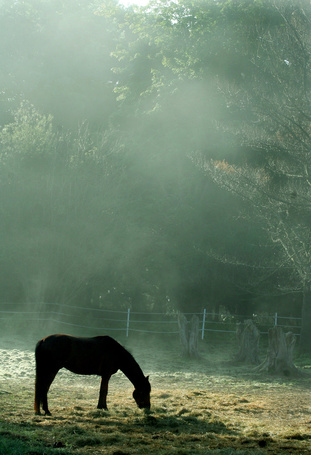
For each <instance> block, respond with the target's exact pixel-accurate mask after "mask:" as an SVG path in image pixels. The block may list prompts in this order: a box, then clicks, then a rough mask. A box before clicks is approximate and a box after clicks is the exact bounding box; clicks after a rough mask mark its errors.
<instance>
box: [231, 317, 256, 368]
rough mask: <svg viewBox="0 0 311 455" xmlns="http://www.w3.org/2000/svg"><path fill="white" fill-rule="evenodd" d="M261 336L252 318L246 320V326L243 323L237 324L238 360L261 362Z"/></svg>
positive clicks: (253, 362)
mask: <svg viewBox="0 0 311 455" xmlns="http://www.w3.org/2000/svg"><path fill="white" fill-rule="evenodd" d="M259 337H260V333H259V330H258V329H257V327H256V326H255V325H254V323H253V321H251V320H250V319H248V320H246V321H244V327H243V326H242V324H241V323H239V324H238V325H237V339H238V345H239V352H238V353H237V355H236V357H235V361H236V362H245V363H251V364H257V363H259Z"/></svg>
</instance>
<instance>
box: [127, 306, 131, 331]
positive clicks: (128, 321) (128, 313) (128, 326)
mask: <svg viewBox="0 0 311 455" xmlns="http://www.w3.org/2000/svg"><path fill="white" fill-rule="evenodd" d="M130 312H131V310H130V309H129V308H128V310H127V320H126V336H127V337H128V336H129V329H130Z"/></svg>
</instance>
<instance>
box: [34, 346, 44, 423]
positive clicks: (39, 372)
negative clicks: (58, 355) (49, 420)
mask: <svg viewBox="0 0 311 455" xmlns="http://www.w3.org/2000/svg"><path fill="white" fill-rule="evenodd" d="M42 343H43V340H40V341H38V343H37V344H36V349H35V359H36V379H35V403H34V408H35V413H36V414H40V404H41V401H42V379H43V378H42V376H43V373H44V360H43V357H42V346H41V345H42Z"/></svg>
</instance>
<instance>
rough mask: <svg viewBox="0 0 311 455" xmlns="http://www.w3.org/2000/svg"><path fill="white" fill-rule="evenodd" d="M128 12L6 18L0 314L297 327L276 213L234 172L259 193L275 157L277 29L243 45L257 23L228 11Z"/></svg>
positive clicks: (98, 7) (157, 5)
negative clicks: (228, 318)
mask: <svg viewBox="0 0 311 455" xmlns="http://www.w3.org/2000/svg"><path fill="white" fill-rule="evenodd" d="M130 3H131V2H121V3H118V2H116V1H113V0H112V1H106V2H100V1H95V2H90V1H87V0H81V1H79V2H78V3H77V2H72V1H66V2H63V1H60V0H57V1H56V0H46V1H44V2H40V1H36V0H29V1H28V2H19V1H17V2H14V3H13V4H12V2H11V1H9V0H3V1H1V9H0V30H1V31H0V35H1V41H0V42H1V45H0V46H1V69H0V80H1V98H0V104H1V109H0V126H1V130H0V146H1V151H0V159H1V171H0V172H1V175H0V204H1V205H0V213H1V218H0V229H1V234H2V235H1V237H0V238H1V240H0V245H1V249H0V251H1V255H0V265H1V271H2V273H1V277H0V308H1V311H2V314H7V313H5V311H7V310H8V308H11V310H12V311H13V313H11V316H12V315H14V314H15V313H14V311H16V312H17V313H18V312H20V313H21V314H22V313H23V311H26V312H31V311H35V312H36V317H37V318H39V320H40V318H42V320H45V321H46V320H47V319H48V318H49V317H51V318H52V316H51V311H50V310H49V311H47V308H48V305H47V304H55V305H58V307H57V309H53V311H54V316H53V317H54V319H55V318H56V313H57V314H60V313H62V312H64V311H65V310H64V307H62V305H68V307H70V306H71V307H72V313H71V314H72V317H71V321H72V322H73V320H74V317H75V316H74V311H75V310H74V309H73V308H76V307H77V308H79V307H86V308H90V309H95V310H96V309H101V310H113V311H122V312H123V311H124V312H126V311H127V310H128V309H130V310H131V311H133V312H135V311H136V312H142V313H156V312H158V313H161V314H163V315H165V314H176V313H177V312H178V311H183V312H188V313H195V312H199V313H202V311H203V309H204V308H205V309H207V310H208V311H210V312H214V313H215V314H220V312H221V311H228V312H230V313H232V314H238V315H241V318H242V319H243V318H244V317H245V318H247V317H248V316H250V315H252V314H254V312H258V311H262V312H265V313H267V312H272V314H273V313H274V312H276V311H281V312H283V314H285V315H292V316H297V315H298V316H299V315H300V312H301V303H302V288H301V281H299V279H297V273H296V272H297V270H296V269H295V267H292V264H290V266H289V263H288V261H287V260H286V258H285V259H284V257H285V256H286V250H284V249H283V250H282V242H281V241H280V242H279V243H278V244H276V242H274V240H275V237H273V233H272V231H271V229H270V231H269V229H268V226H271V225H273V218H272V215H271V213H274V214H275V210H273V207H272V209H271V208H269V210H270V211H267V210H266V209H267V204H266V202H265V201H263V202H262V200H261V199H260V197H261V196H257V195H254V194H255V193H254V191H253V192H252V193H251V191H250V190H247V189H245V188H247V186H243V183H241V186H240V187H237V186H234V184H235V185H237V183H236V182H235V183H234V182H233V181H232V179H231V180H230V175H231V174H230V170H229V171H228V170H227V169H230V168H229V166H236V168H235V169H238V170H239V172H240V173H241V175H245V173H246V172H249V174H248V178H249V181H251V179H252V178H253V174H251V172H250V171H249V169H257V170H258V168H260V169H265V172H266V174H265V177H264V178H262V181H261V182H260V185H263V183H262V182H266V181H267V180H268V178H270V177H268V170H267V169H268V168H267V167H265V162H264V160H265V157H266V156H267V154H269V153H274V152H275V150H272V149H271V150H270V149H269V147H268V146H269V144H271V141H272V138H273V140H275V137H281V138H282V141H283V143H284V141H285V139H284V138H285V135H283V136H282V134H281V133H280V132H278V134H279V136H277V134H276V132H275V131H276V130H275V126H274V125H273V124H272V121H270V120H267V117H266V116H265V115H266V114H265V113H263V112H262V106H261V105H260V100H261V99H262V98H263V97H269V94H270V91H269V90H270V89H269V90H268V89H267V82H266V81H265V80H264V78H265V76H264V75H263V74H264V72H263V70H262V68H260V69H259V70H258V74H257V73H256V72H255V69H254V68H255V66H256V65H257V64H258V65H259V64H261V61H260V62H259V63H257V61H256V65H254V59H255V56H257V55H259V54H260V53H262V55H263V57H266V54H265V55H264V53H269V52H270V54H269V55H270V56H271V58H272V57H273V55H275V54H274V53H276V52H277V50H278V49H277V46H278V45H279V44H280V42H281V38H282V37H280V36H279V35H277V33H278V31H276V30H279V29H276V28H275V24H278V22H277V21H281V16H278V12H277V10H273V11H271V10H270V6H271V5H269V3H268V4H264V5H263V6H262V10H261V14H262V23H259V22H260V20H259V19H258V21H259V22H258V23H257V22H256V31H254V30H255V28H252V27H251V26H249V23H248V19H249V18H252V20H255V19H254V16H253V15H252V10H251V7H249V10H246V11H244V12H243V11H241V10H240V9H239V8H238V7H237V9H236V10H235V9H234V8H235V7H234V6H233V4H232V5H231V6H230V5H229V4H230V3H231V2H229V4H228V5H227V9H226V8H225V9H223V8H222V7H223V6H224V5H222V3H223V2H209V1H206V2H201V1H200V2H199V1H198V2H194V4H193V5H192V4H190V3H189V4H188V2H185V3H183V2H166V1H162V0H160V1H155V2H151V3H150V7H149V8H147V9H144V8H142V9H140V8H139V7H138V8H136V7H135V8H133V7H132V6H131V5H130ZM134 3H135V4H138V5H145V4H146V2H141V3H140V2H138V1H136V2H134ZM231 7H232V10H231V9H230V8H231ZM258 7H259V6H258ZM271 8H272V7H271ZM248 15H249V16H248ZM264 18H265V19H264ZM267 18H274V21H275V22H273V21H272V19H271V22H270V20H268V19H267ZM260 27H262V28H261V29H260ZM269 27H270V28H269ZM260 30H261V32H262V35H263V36H266V37H268V36H271V35H273V34H275V35H277V38H278V40H279V41H277V40H276V41H275V48H273V49H268V48H267V46H268V45H266V43H265V44H264V45H262V41H260V37H259V35H258V34H256V33H257V32H258V33H259V31H260ZM299 31H300V30H299ZM267 42H269V41H267ZM260 46H262V47H260ZM265 46H266V47H265ZM286 46H287V47H286V50H287V51H288V55H287V59H288V61H289V60H290V57H291V54H290V39H289V40H288V43H286ZM256 58H257V57H256ZM265 61H266V62H268V61H270V60H269V59H266V60H265ZM292 68H293V67H289V65H286V68H283V67H282V66H281V63H280V68H277V69H275V67H274V66H273V65H272V66H271V68H270V67H269V69H268V70H266V71H267V72H270V73H271V74H272V72H273V71H280V74H282V75H283V73H281V72H283V71H288V70H292ZM270 73H269V74H270ZM284 77H285V76H284ZM286 77H287V76H286ZM288 77H289V76H288ZM290 77H293V76H292V75H291V76H290ZM289 84H290V82H289ZM254 87H257V88H256V90H257V92H256V93H255V91H254ZM276 88H278V87H276ZM260 90H261V92H260ZM278 93H279V92H278ZM275 96H276V95H275ZM279 96H280V98H282V97H281V94H279ZM281 101H282V100H281ZM281 101H280V100H278V99H276V100H274V101H273V102H274V103H275V105H276V106H277V107H278V106H279V105H281ZM271 102H272V101H271ZM278 103H279V104H278ZM275 109H276V108H275ZM248 121H249V122H250V123H249V124H248V123H247V122H248ZM269 122H270V123H269ZM280 128H281V127H280ZM280 140H281V139H280ZM256 141H257V142H256ZM269 141H270V142H269ZM267 144H268V145H267ZM265 147H266V149H265V150H264V151H263V149H264V148H265ZM284 147H285V146H284ZM275 153H276V152H275ZM276 162H277V161H276ZM276 162H275V163H276ZM213 163H222V165H221V166H222V167H221V166H220V165H218V168H217V166H216V167H215V168H214V170H212V171H211V169H212V166H213ZM243 166H244V167H243ZM275 166H276V164H275ZM272 167H273V166H271V169H272ZM215 169H216V171H215ZM217 169H218V171H219V169H225V172H224V173H223V175H222V176H221V175H220V173H219V172H218V171H217ZM231 169H233V167H232V168H231ZM271 169H270V170H271ZM244 171H245V173H244V174H243V172H244ZM217 172H218V174H217ZM277 172H279V170H278V171H277ZM256 175H259V172H258V173H257V174H256ZM262 175H263V171H262ZM237 181H238V179H237ZM271 181H272V180H271ZM241 182H242V181H241ZM269 184H270V180H269ZM252 185H253V184H252V183H250V184H249V188H253V187H254V185H253V186H252ZM260 185H257V187H259V186H260ZM285 187H286V184H285V185H284V186H283V187H282V188H285ZM286 188H287V189H286V191H287V193H286V194H288V191H289V189H290V191H291V192H292V190H291V187H290V186H287V187H286ZM256 194H257V193H256ZM255 196H256V197H257V199H256V201H255V202H254V199H252V198H255ZM284 197H285V196H284ZM260 204H261V205H260ZM258 207H259V209H258V211H257V212H256V209H257V208H258ZM255 208H256V209H255ZM264 210H266V211H265V212H264ZM263 212H264V215H263ZM282 213H284V211H283V212H282ZM295 216H296V215H295ZM267 220H268V221H267ZM284 251H285V253H284ZM282 264H283V265H284V267H283V266H282ZM306 267H307V266H306ZM271 302H273V303H272V305H271ZM34 304H35V305H37V306H36V307H35V308H36V310H33V308H34V307H33V306H32V305H34ZM5 305H7V306H5ZM8 305H11V306H8ZM37 309H38V310H37ZM66 311H67V310H66ZM68 311H69V310H68ZM69 314H70V311H69ZM27 317H28V316H27ZM146 317H147V316H146ZM83 318H84V316H83V317H82V316H81V321H80V325H81V327H82V326H83V325H87V324H82V322H85V321H83ZM106 319H108V317H106ZM24 322H25V321H24ZM67 322H69V321H68V320H67ZM4 323H5V322H4ZM76 323H77V322H75V324H76ZM25 325H26V328H27V326H28V325H29V324H28V323H27V322H26V323H25ZM50 328H51V330H52V329H53V330H55V331H56V330H58V331H65V329H66V327H64V326H61V324H60V325H59V326H58V325H57V324H55V325H52V326H47V329H46V330H48V329H50ZM96 330H97V328H96ZM81 331H82V332H83V330H82V329H81ZM85 332H87V331H85Z"/></svg>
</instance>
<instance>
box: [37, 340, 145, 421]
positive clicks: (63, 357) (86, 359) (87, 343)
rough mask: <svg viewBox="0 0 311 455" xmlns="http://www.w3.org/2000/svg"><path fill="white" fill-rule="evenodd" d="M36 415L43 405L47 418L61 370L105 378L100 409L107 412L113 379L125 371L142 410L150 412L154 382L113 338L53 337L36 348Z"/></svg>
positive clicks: (100, 398)
mask: <svg viewBox="0 0 311 455" xmlns="http://www.w3.org/2000/svg"><path fill="white" fill-rule="evenodd" d="M35 354H36V386H35V406H34V407H35V413H36V414H40V404H42V408H43V411H45V414H46V415H51V413H50V411H49V408H48V400H47V394H48V391H49V388H50V385H51V384H52V382H53V380H54V378H55V376H56V374H57V372H58V371H59V370H60V369H61V368H66V369H67V370H69V371H72V372H73V373H77V374H94V375H97V376H101V385H100V391H99V400H98V405H97V407H98V409H107V403H106V397H107V393H108V382H109V379H110V377H111V376H112V375H113V374H114V373H116V372H117V371H118V370H121V371H122V372H123V373H124V374H125V375H126V376H127V377H128V379H129V380H130V381H131V382H132V384H133V385H134V387H135V390H134V392H133V397H134V399H135V401H136V403H137V406H138V407H139V408H146V409H150V391H151V387H150V383H149V379H148V378H149V377H148V376H147V377H145V376H144V374H143V372H142V370H141V368H140V366H139V365H138V363H137V362H136V360H135V359H134V357H133V356H132V355H131V354H130V353H129V352H128V351H127V350H126V349H125V348H124V347H123V346H121V344H119V343H118V342H117V341H116V340H114V339H113V338H111V337H109V336H98V337H94V338H82V337H81V338H80V337H73V336H70V335H63V334H56V335H50V336H48V337H46V338H43V339H42V340H40V341H38V343H37V345H36V351H35Z"/></svg>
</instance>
